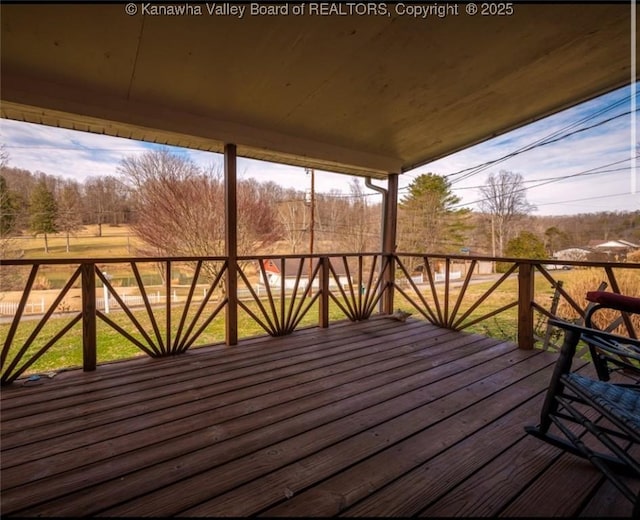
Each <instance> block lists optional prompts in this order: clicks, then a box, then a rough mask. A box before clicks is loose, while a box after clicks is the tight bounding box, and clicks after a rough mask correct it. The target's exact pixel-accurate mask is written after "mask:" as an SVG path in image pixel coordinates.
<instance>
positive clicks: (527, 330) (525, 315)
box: [518, 263, 535, 350]
mask: <svg viewBox="0 0 640 520" xmlns="http://www.w3.org/2000/svg"><path fill="white" fill-rule="evenodd" d="M534 272H535V270H534V265H533V264H528V263H527V264H525V263H523V264H520V266H519V267H518V347H520V348H521V349H524V350H530V349H532V348H533V344H534V342H535V339H534V334H533V306H532V305H531V303H532V302H533V299H534Z"/></svg>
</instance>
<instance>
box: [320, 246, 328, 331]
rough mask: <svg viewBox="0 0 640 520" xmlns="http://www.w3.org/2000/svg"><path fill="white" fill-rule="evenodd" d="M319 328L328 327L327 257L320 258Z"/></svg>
mask: <svg viewBox="0 0 640 520" xmlns="http://www.w3.org/2000/svg"><path fill="white" fill-rule="evenodd" d="M318 325H319V326H320V327H321V328H323V329H326V328H328V327H329V257H328V256H323V257H322V258H320V309H319V324H318Z"/></svg>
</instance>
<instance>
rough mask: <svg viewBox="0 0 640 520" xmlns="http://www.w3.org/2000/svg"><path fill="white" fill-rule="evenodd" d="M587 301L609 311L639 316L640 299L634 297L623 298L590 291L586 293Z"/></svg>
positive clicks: (615, 294)
mask: <svg viewBox="0 0 640 520" xmlns="http://www.w3.org/2000/svg"><path fill="white" fill-rule="evenodd" d="M587 300H589V301H590V302H593V303H598V304H600V305H601V306H602V307H607V308H609V309H615V310H618V311H622V312H632V313H634V314H640V298H636V297H635V296H625V295H623V294H617V293H612V292H607V291H591V292H588V293H587Z"/></svg>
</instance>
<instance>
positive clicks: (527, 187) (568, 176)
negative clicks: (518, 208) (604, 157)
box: [450, 158, 629, 209]
mask: <svg viewBox="0 0 640 520" xmlns="http://www.w3.org/2000/svg"><path fill="white" fill-rule="evenodd" d="M628 160H629V159H628V158H627V159H622V160H620V161H614V162H612V163H608V164H603V165H600V166H596V167H594V168H590V169H589V170H583V171H582V172H578V173H574V174H571V175H566V176H562V177H554V178H552V179H548V180H545V181H543V182H540V183H539V184H536V185H534V186H525V187H522V188H520V189H518V190H514V191H513V192H512V193H519V192H522V191H526V190H528V189H533V188H538V187H540V186H544V185H546V184H551V183H553V182H558V181H561V180H565V179H567V178H570V177H577V176H580V175H587V174H590V173H592V172H594V171H595V170H600V169H601V168H606V167H608V166H615V165H616V164H620V163H623V162H626V161H628ZM490 199H491V197H485V198H482V199H478V200H474V201H471V202H464V203H461V204H457V205H455V206H451V208H450V209H455V208H458V207H464V206H470V205H472V204H477V203H478V202H484V201H486V200H490Z"/></svg>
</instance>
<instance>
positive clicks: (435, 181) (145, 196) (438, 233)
mask: <svg viewBox="0 0 640 520" xmlns="http://www.w3.org/2000/svg"><path fill="white" fill-rule="evenodd" d="M0 166H1V167H0V239H3V241H4V242H5V243H7V241H8V240H9V239H10V238H11V237H14V236H17V235H19V234H30V235H34V236H42V237H43V239H44V249H45V252H46V251H47V250H48V238H47V237H48V236H50V235H51V234H54V233H57V234H62V235H64V236H65V237H66V238H67V250H69V249H70V242H69V237H71V236H74V235H76V234H77V233H78V232H79V231H80V230H81V229H82V227H83V226H86V225H90V224H92V225H97V234H98V235H99V236H100V235H102V232H103V231H102V229H103V226H105V225H122V224H127V225H129V226H131V228H132V230H133V231H134V232H135V233H136V235H137V236H138V237H139V238H141V239H142V241H143V242H144V244H145V246H144V250H141V251H139V252H138V254H141V255H163V256H221V255H224V253H225V251H224V218H225V216H224V182H223V176H222V168H221V165H220V164H213V165H211V166H209V167H201V166H199V165H197V164H195V163H194V162H193V161H192V160H190V159H189V158H188V157H186V156H185V155H181V154H175V153H172V152H170V151H168V150H166V149H165V150H159V151H149V152H146V153H144V154H142V155H137V156H130V157H125V158H124V159H123V160H122V161H121V162H120V164H119V166H118V168H117V171H116V175H114V176H101V177H89V178H87V179H86V180H85V181H83V182H79V181H75V180H70V179H63V178H60V177H55V176H51V175H47V174H46V173H42V172H36V173H33V172H30V171H27V170H22V169H19V168H13V167H11V166H10V165H9V161H8V156H6V154H3V156H2V164H1V165H0ZM300 180H301V184H303V183H305V182H308V181H307V180H306V179H305V177H304V175H303V174H302V173H301V179H300ZM481 191H482V195H483V201H482V202H481V203H480V209H481V211H479V212H472V211H470V210H468V209H466V208H464V207H463V206H462V205H461V204H460V202H461V200H460V198H459V197H458V196H457V195H456V194H455V193H454V191H453V188H452V186H451V184H450V183H449V181H448V180H447V179H446V178H445V177H442V176H439V175H437V174H434V173H425V174H421V175H418V176H416V177H415V178H414V179H413V180H412V182H411V183H410V184H409V186H408V188H407V189H406V191H404V192H403V193H402V195H401V197H400V200H399V205H398V228H397V229H398V243H397V250H398V251H403V252H415V253H449V254H460V253H461V252H468V253H469V254H478V255H483V254H491V255H496V256H516V257H529V258H546V257H550V256H551V254H552V252H553V251H555V250H558V249H561V248H563V247H568V246H571V245H580V244H584V243H587V242H588V240H591V239H599V238H601V239H607V238H626V239H628V240H634V239H635V240H640V225H639V224H640V211H639V212H626V213H598V214H585V215H576V216H566V217H534V216H532V215H531V212H532V211H533V210H534V209H535V207H534V206H533V205H532V204H530V203H529V202H528V201H527V198H526V189H525V188H524V183H523V178H522V176H521V175H520V174H518V173H514V172H510V171H504V170H503V171H500V172H498V173H495V174H491V175H490V176H489V178H488V179H487V181H486V183H485V185H484V187H483V188H482V190H481ZM373 194H374V193H373V192H371V191H369V190H367V189H366V188H365V186H364V185H363V182H362V180H361V179H357V178H353V179H352V180H351V182H350V184H349V192H348V193H346V194H345V193H343V192H341V191H338V190H332V191H331V192H329V193H317V194H315V196H314V198H313V201H312V200H310V196H309V193H307V192H306V191H305V190H299V189H291V188H284V187H282V186H279V185H277V184H276V183H274V182H271V181H266V182H258V181H256V180H255V179H243V178H241V179H240V180H239V181H238V186H237V200H238V224H237V232H238V240H239V245H238V247H239V250H238V253H239V254H240V255H251V254H260V253H262V254H268V253H273V252H276V251H277V252H288V253H292V254H295V253H306V252H308V251H309V250H310V248H311V243H310V238H311V236H313V237H314V241H315V243H314V244H313V250H314V252H366V251H377V250H379V249H380V243H381V218H380V216H381V207H380V204H379V203H378V202H375V201H374V199H373V198H372V197H371V196H370V195H373ZM311 204H313V205H314V212H313V214H314V221H313V223H312V222H311V211H310V205H311ZM312 225H313V231H314V233H313V234H312V233H311V226H312ZM5 249H6V247H5ZM0 253H2V254H3V255H6V254H7V251H0Z"/></svg>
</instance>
